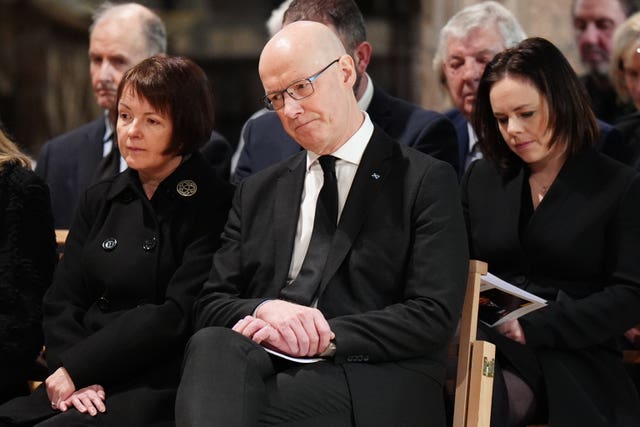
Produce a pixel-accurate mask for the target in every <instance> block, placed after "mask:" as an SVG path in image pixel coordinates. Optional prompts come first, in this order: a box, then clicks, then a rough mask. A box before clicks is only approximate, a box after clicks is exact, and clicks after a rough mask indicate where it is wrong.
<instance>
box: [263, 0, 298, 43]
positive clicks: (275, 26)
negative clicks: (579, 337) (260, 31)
mask: <svg viewBox="0 0 640 427" xmlns="http://www.w3.org/2000/svg"><path fill="white" fill-rule="evenodd" d="M292 1H293V0H284V1H283V2H282V3H280V6H278V7H276V8H275V9H273V10H272V11H271V16H270V17H269V19H268V20H267V22H266V24H265V26H266V27H267V32H268V33H269V37H273V36H275V34H276V33H277V32H278V31H280V29H282V18H283V17H284V13H285V12H286V11H287V9H288V8H289V5H290V4H291V2H292Z"/></svg>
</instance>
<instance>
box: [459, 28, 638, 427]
mask: <svg viewBox="0 0 640 427" xmlns="http://www.w3.org/2000/svg"><path fill="white" fill-rule="evenodd" d="M589 105H590V102H589V98H588V96H587V95H586V93H585V91H584V89H583V87H582V86H581V84H580V82H579V80H578V78H577V76H576V75H575V73H574V71H573V70H572V68H571V66H570V65H569V63H568V62H567V60H566V59H565V58H564V56H563V55H562V53H561V52H560V51H559V50H558V49H557V48H556V47H555V46H554V45H553V44H551V43H550V42H548V41H546V40H544V39H541V38H531V39H527V40H524V41H523V42H521V43H520V44H518V45H517V46H515V47H513V48H511V49H508V50H506V51H504V52H502V53H499V54H498V55H496V57H495V58H494V59H493V60H492V61H491V62H490V63H489V64H488V65H487V67H486V69H485V71H484V74H483V76H482V79H481V82H480V85H479V89H478V98H477V103H476V106H475V110H474V116H473V125H474V128H475V129H477V130H478V135H479V138H480V143H481V147H482V151H483V153H484V156H485V158H484V159H483V160H480V161H478V162H476V163H474V164H473V165H472V166H471V167H470V169H469V170H468V172H467V173H466V175H465V177H464V179H463V183H462V198H463V206H464V211H465V216H466V221H467V231H468V234H469V242H470V251H471V256H472V257H473V258H477V259H480V260H483V261H486V262H488V264H489V269H490V270H491V272H492V273H494V274H496V275H497V276H499V277H501V278H503V279H505V280H507V281H509V282H511V283H513V284H515V285H516V286H519V287H521V288H523V289H525V290H527V291H530V292H532V293H534V294H537V295H539V296H541V297H543V298H545V299H546V300H548V301H549V303H548V305H547V306H545V307H544V308H541V309H539V310H537V311H534V312H531V313H529V314H526V315H524V316H522V317H520V318H519V319H516V320H513V321H510V322H507V323H505V324H503V325H501V326H499V327H497V328H496V330H492V329H489V328H483V330H482V332H484V333H485V334H487V335H488V339H490V340H491V341H493V342H495V343H496V345H497V348H498V359H497V360H498V364H499V366H500V368H501V369H500V370H499V371H498V374H497V375H496V382H495V388H494V407H493V411H494V412H493V413H492V424H493V425H508V426H519V425H525V424H526V423H532V422H548V423H549V425H550V426H552V427H553V426H563V427H564V426H578V425H580V426H603V427H604V426H608V427H611V426H638V425H640V402H639V400H638V395H637V394H636V391H635V389H634V386H633V384H632V383H631V382H630V380H629V378H628V376H627V374H626V372H625V369H624V366H623V363H622V357H621V353H620V350H619V349H618V348H617V345H616V337H618V336H620V335H621V334H622V333H623V332H624V331H625V330H627V329H628V328H630V327H631V326H633V325H634V324H636V323H638V321H639V320H640V263H639V262H638V257H637V251H638V248H639V247H640V221H639V220H638V218H640V179H639V178H638V177H637V175H636V173H635V171H634V170H633V169H631V168H629V167H627V166H625V165H622V164H621V163H618V162H616V161H615V160H612V159H610V158H608V157H606V156H604V155H602V154H599V153H597V152H596V151H595V150H594V149H593V142H594V141H595V139H596V138H597V125H596V122H595V119H594V115H593V113H592V112H591V110H590V107H589Z"/></svg>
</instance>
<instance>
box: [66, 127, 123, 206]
mask: <svg viewBox="0 0 640 427" xmlns="http://www.w3.org/2000/svg"><path fill="white" fill-rule="evenodd" d="M104 133H105V124H104V117H101V118H99V119H98V120H95V121H94V125H93V126H91V127H90V128H89V129H87V132H86V133H85V134H84V135H83V137H84V141H83V142H82V145H81V150H82V151H81V153H77V154H78V183H80V185H78V186H76V188H79V189H80V193H81V192H83V191H84V189H85V188H87V187H88V186H89V185H90V184H92V183H93V182H94V178H95V174H96V169H97V168H98V165H99V164H100V161H101V160H102V153H103V150H104V143H103V141H102V139H103V138H104ZM115 143H116V142H115V137H114V144H115Z"/></svg>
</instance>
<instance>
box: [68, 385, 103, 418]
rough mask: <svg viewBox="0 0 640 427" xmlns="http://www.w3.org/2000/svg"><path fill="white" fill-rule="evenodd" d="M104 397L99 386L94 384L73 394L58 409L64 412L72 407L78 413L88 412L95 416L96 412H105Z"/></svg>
mask: <svg viewBox="0 0 640 427" xmlns="http://www.w3.org/2000/svg"><path fill="white" fill-rule="evenodd" d="M105 397H106V395H105V393H104V388H102V386H101V385H98V384H94V385H90V386H88V387H85V388H81V389H80V390H78V391H76V392H74V393H73V394H72V395H71V396H69V398H68V399H66V400H65V401H63V402H62V403H60V407H59V409H60V410H61V411H62V412H64V411H66V410H67V409H69V408H71V406H74V407H75V408H76V409H77V410H78V411H79V412H82V413H85V412H88V413H89V414H90V415H91V416H95V415H97V414H98V412H105V411H106V410H107V407H106V406H105V404H104V399H105Z"/></svg>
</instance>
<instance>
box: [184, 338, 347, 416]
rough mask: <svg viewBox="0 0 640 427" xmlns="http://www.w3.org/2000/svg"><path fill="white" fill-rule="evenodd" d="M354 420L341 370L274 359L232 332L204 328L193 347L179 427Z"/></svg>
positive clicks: (328, 364)
mask: <svg viewBox="0 0 640 427" xmlns="http://www.w3.org/2000/svg"><path fill="white" fill-rule="evenodd" d="M352 418H353V416H352V407H351V396H350V394H349V389H348V386H347V380H346V377H345V374H344V371H343V369H342V367H341V366H338V365H334V364H333V363H331V362H328V361H327V362H318V363H313V364H298V363H292V362H288V361H285V360H283V359H280V358H277V357H275V356H270V355H269V354H268V353H267V352H266V351H264V349H263V348H262V347H261V346H259V345H257V344H255V343H254V342H252V341H251V340H249V339H248V338H245V337H243V336H242V335H240V334H238V333H236V332H234V331H232V330H230V329H228V328H220V327H211V328H205V329H202V330H200V331H198V332H197V333H196V334H195V335H194V336H193V337H192V338H191V340H190V341H189V344H188V346H187V350H186V352H185V361H184V366H183V373H182V381H181V383H180V387H179V389H178V397H177V400H176V425H177V426H179V427H183V426H224V427H234V426H238V427H240V426H242V427H245V426H246V427H249V426H258V425H260V426H263V425H278V426H287V427H293V426H305V427H312V426H323V427H326V426H332V427H342V426H345V427H350V426H352V425H353V421H352Z"/></svg>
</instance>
